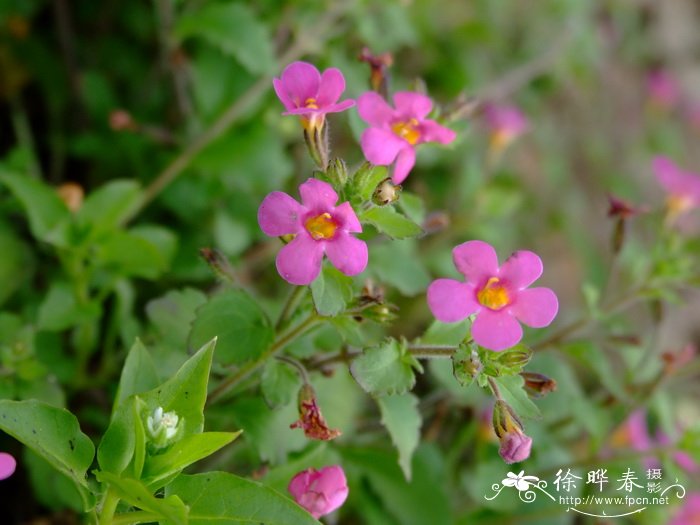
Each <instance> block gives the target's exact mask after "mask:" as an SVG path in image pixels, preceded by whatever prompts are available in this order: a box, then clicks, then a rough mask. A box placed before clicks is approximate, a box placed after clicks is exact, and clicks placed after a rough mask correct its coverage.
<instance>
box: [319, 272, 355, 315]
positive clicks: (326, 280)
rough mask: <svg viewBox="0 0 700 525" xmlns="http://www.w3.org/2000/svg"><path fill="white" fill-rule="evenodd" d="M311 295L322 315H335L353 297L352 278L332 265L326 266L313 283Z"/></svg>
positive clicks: (340, 311) (343, 308) (343, 309)
mask: <svg viewBox="0 0 700 525" xmlns="http://www.w3.org/2000/svg"><path fill="white" fill-rule="evenodd" d="M310 287H311V296H312V297H313V300H314V306H315V307H316V311H317V312H318V313H319V314H320V315H324V316H330V317H335V316H336V315H338V314H340V313H342V312H343V311H345V307H346V306H347V304H348V302H349V301H350V300H351V299H352V296H353V290H352V279H351V278H350V277H348V276H346V275H343V274H342V273H340V272H339V271H338V270H336V269H335V268H333V267H331V266H328V265H326V266H324V267H323V269H322V270H321V273H320V275H319V276H318V277H317V278H316V280H314V282H312V283H311V286H310Z"/></svg>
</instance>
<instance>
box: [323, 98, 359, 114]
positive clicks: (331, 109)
mask: <svg viewBox="0 0 700 525" xmlns="http://www.w3.org/2000/svg"><path fill="white" fill-rule="evenodd" d="M354 105H355V101H354V100H352V99H348V100H343V101H342V102H338V103H337V104H331V105H329V106H326V107H324V108H323V111H324V112H325V113H338V112H340V111H345V110H346V109H348V108H351V107H353V106H354Z"/></svg>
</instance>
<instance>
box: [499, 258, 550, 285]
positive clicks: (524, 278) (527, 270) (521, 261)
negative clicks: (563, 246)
mask: <svg viewBox="0 0 700 525" xmlns="http://www.w3.org/2000/svg"><path fill="white" fill-rule="evenodd" d="M540 275H542V259H540V258H539V256H538V255H537V254H535V253H533V252H530V251H527V250H520V251H517V252H515V253H513V254H512V255H511V256H510V257H508V259H506V262H504V263H503V266H501V270H500V272H499V275H498V276H499V277H500V278H501V279H502V280H504V281H506V282H507V283H508V285H509V286H510V287H512V288H514V289H516V290H522V289H523V288H526V287H528V286H530V285H531V284H532V283H534V282H535V281H536V280H537V279H539V278H540Z"/></svg>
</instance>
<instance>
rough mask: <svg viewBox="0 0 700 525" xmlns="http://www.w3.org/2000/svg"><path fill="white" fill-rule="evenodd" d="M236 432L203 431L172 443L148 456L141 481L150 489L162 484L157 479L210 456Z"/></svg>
mask: <svg viewBox="0 0 700 525" xmlns="http://www.w3.org/2000/svg"><path fill="white" fill-rule="evenodd" d="M241 432H242V431H240V430H239V431H238V432H203V433H202V434H194V435H192V436H187V437H185V438H183V439H181V440H180V441H178V442H176V443H174V444H173V445H172V446H171V447H170V448H168V449H167V450H166V451H165V452H164V453H162V454H158V455H156V456H149V457H148V458H147V459H146V463H145V465H144V468H143V478H144V479H143V481H144V483H146V484H147V485H148V487H149V489H150V490H155V489H157V488H160V487H161V486H163V483H162V482H161V483H158V482H159V481H162V480H165V479H166V478H169V477H171V476H173V475H175V474H178V473H179V472H181V471H182V470H183V469H184V468H185V467H188V466H190V465H192V464H193V463H196V462H197V461H199V460H200V459H204V458H206V457H207V456H210V455H211V454H213V453H214V452H216V451H217V450H219V449H220V448H222V447H224V446H226V445H228V444H229V443H231V442H232V441H233V440H234V439H236V438H237V437H238V436H239V435H240V433H241Z"/></svg>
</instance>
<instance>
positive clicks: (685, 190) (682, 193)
mask: <svg viewBox="0 0 700 525" xmlns="http://www.w3.org/2000/svg"><path fill="white" fill-rule="evenodd" d="M652 168H653V170H654V174H655V175H656V180H658V181H659V184H661V186H662V187H663V188H664V190H666V193H668V197H667V205H668V208H669V211H670V212H671V213H672V214H673V215H674V216H677V215H679V214H681V213H683V212H685V211H688V210H691V209H692V208H697V207H699V206H700V175H698V174H695V173H691V172H689V171H685V170H683V169H681V168H679V167H678V165H677V164H675V163H674V162H673V161H672V160H671V159H669V158H668V157H656V158H654V160H653V162H652Z"/></svg>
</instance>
